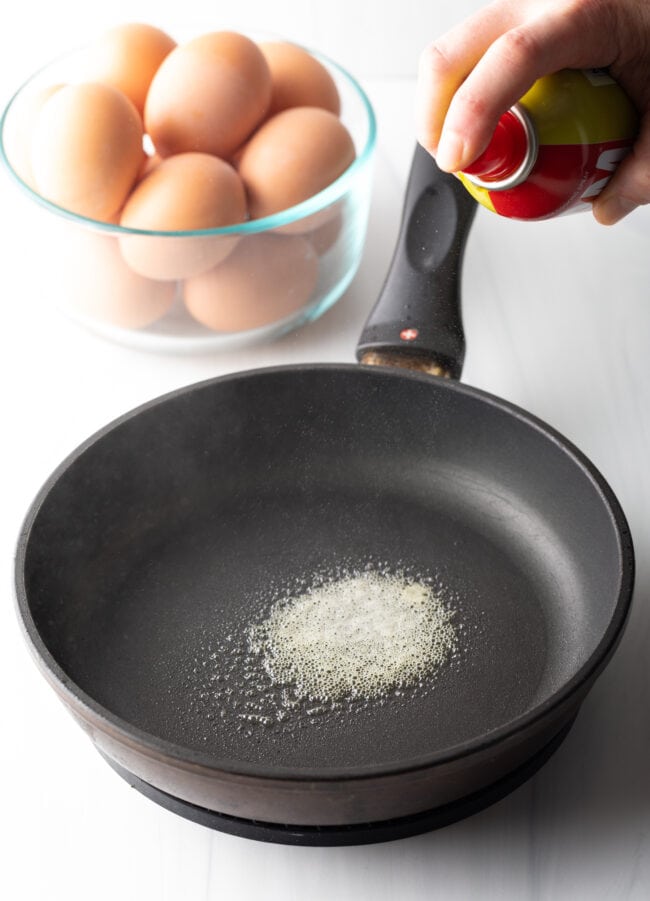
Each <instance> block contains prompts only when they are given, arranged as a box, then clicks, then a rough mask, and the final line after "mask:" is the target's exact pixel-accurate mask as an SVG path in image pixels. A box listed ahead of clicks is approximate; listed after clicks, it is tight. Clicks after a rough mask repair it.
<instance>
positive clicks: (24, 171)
mask: <svg viewBox="0 0 650 901" xmlns="http://www.w3.org/2000/svg"><path fill="white" fill-rule="evenodd" d="M62 87H63V85H60V84H55V85H47V86H46V87H41V88H38V89H36V90H32V91H27V92H25V93H24V94H23V93H20V94H19V95H18V97H17V98H16V99H15V101H14V102H13V103H12V105H11V108H10V110H9V112H8V113H7V118H6V120H5V125H4V129H3V134H2V140H3V144H4V148H5V152H6V154H7V159H8V160H9V162H10V164H11V166H12V168H13V170H14V172H16V174H17V175H19V176H20V177H21V178H22V180H23V181H24V182H25V183H26V184H28V185H29V187H30V188H32V189H33V190H37V188H36V182H35V179H34V173H33V172H32V160H31V142H32V135H33V132H34V128H35V126H36V122H37V120H38V116H39V114H40V112H41V109H42V108H43V106H44V105H45V103H46V102H47V101H48V100H49V99H50V97H51V96H52V95H53V94H55V93H56V92H57V91H58V90H59V89H60V88H62Z"/></svg>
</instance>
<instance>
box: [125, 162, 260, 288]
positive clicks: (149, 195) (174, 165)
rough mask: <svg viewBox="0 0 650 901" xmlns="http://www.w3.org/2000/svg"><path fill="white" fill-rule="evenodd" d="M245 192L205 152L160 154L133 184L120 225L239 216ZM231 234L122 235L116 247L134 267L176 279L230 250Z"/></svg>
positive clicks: (164, 226)
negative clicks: (146, 172) (152, 165)
mask: <svg viewBox="0 0 650 901" xmlns="http://www.w3.org/2000/svg"><path fill="white" fill-rule="evenodd" d="M245 218H246V195H245V192H244V186H243V184H242V182H241V179H240V178H239V176H238V175H237V173H236V172H235V170H234V169H233V168H232V166H230V165H228V163H226V162H224V161H223V160H220V159H218V158H217V157H215V156H210V155H209V154H207V153H180V154H177V155H176V156H172V157H169V158H168V159H165V160H163V161H162V162H161V163H159V164H158V165H157V166H155V168H154V169H152V171H151V172H150V173H149V175H147V176H146V178H144V179H143V181H141V182H140V183H139V184H138V185H136V187H135V188H134V190H133V192H132V194H131V195H130V197H129V198H128V200H127V202H126V204H125V205H124V209H123V210H122V215H121V217H120V225H122V226H125V227H126V228H136V229H144V230H151V231H187V230H190V231H194V230H200V229H209V228H221V227H223V226H228V225H235V224H237V223H240V222H243V221H244V219H245ZM236 241H237V238H236V237H233V236H221V235H216V236H215V235H208V236H192V237H187V236H183V237H174V236H160V237H158V236H150V235H123V236H122V237H121V238H120V247H121V249H122V253H123V255H124V259H125V260H126V262H127V263H128V264H129V266H131V268H132V269H134V270H135V272H139V273H140V274H141V275H145V276H148V277H149V278H158V279H177V278H187V277H189V276H191V275H197V274H198V273H199V272H203V271H205V270H206V269H210V268H211V267H212V266H214V265H215V264H216V263H218V262H220V261H221V260H222V259H224V257H225V256H227V254H229V253H230V251H231V250H232V248H233V247H234V245H235V243H236Z"/></svg>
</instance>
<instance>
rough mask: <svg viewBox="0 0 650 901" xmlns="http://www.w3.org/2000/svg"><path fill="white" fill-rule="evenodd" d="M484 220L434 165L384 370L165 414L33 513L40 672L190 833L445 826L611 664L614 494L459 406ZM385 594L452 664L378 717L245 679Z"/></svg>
mask: <svg viewBox="0 0 650 901" xmlns="http://www.w3.org/2000/svg"><path fill="white" fill-rule="evenodd" d="M474 212H475V205H474V201H473V200H472V199H471V198H470V197H469V195H468V194H467V193H466V192H465V190H464V189H463V188H462V186H461V185H460V184H459V183H458V182H457V181H456V179H455V178H453V177H451V176H448V175H444V174H442V173H441V172H440V171H439V170H438V169H437V168H436V166H435V163H434V162H433V160H432V159H431V158H430V157H429V155H428V154H426V153H425V152H424V151H422V150H420V149H418V150H416V153H415V156H414V160H413V165H412V169H411V174H410V178H409V185H408V188H407V193H406V199H405V205H404V212H403V219H402V225H401V229H400V235H399V238H398V242H397V248H396V251H395V255H394V258H393V261H392V263H391V267H390V270H389V274H388V276H387V279H386V282H385V284H384V288H383V289H382V293H381V296H380V298H379V300H378V302H377V304H376V306H375V308H374V310H373V311H372V313H371V315H370V319H369V321H368V323H367V324H366V327H365V329H364V332H363V334H362V336H361V340H360V343H359V345H358V351H357V353H358V357H359V358H360V360H361V361H362V364H364V365H354V364H350V365H305V366H303V365H299V366H287V367H276V368H271V369H265V370H258V371H250V372H244V373H241V374H236V375H228V376H225V377H221V378H216V379H213V380H210V381H207V382H202V383H199V384H196V385H194V386H190V387H187V388H183V389H181V390H178V391H175V392H173V393H172V394H168V395H166V396H165V397H162V398H159V399H157V400H154V401H152V402H150V403H147V404H145V405H144V406H142V407H140V408H139V409H137V410H135V411H133V412H131V413H128V414H127V415H125V416H123V417H122V418H120V419H118V420H117V421H115V422H113V423H112V424H110V425H109V426H107V427H106V428H104V429H103V430H101V431H100V432H99V433H97V434H96V435H94V436H93V437H91V438H90V439H88V440H87V441H86V442H85V443H84V444H83V445H82V446H81V447H79V448H78V449H77V450H76V451H74V452H73V453H72V455H71V456H70V457H69V458H68V459H67V460H66V461H65V462H63V464H62V465H61V466H60V467H59V468H58V469H57V470H56V471H55V472H54V474H53V475H52V476H51V477H50V479H49V480H48V481H47V483H46V484H45V485H44V487H43V488H42V490H41V491H40V493H39V495H38V496H37V498H36V500H35V501H34V503H33V505H32V507H31V509H30V510H29V512H28V514H27V516H26V520H25V522H24V526H23V529H22V533H21V535H20V539H19V545H18V551H17V561H16V584H17V600H18V610H19V615H20V618H21V621H22V624H23V626H24V631H25V634H26V637H27V641H28V644H29V645H30V647H31V650H32V652H33V654H34V656H35V659H36V661H37V663H38V665H39V667H40V669H41V671H42V672H43V674H44V675H45V677H46V679H47V680H48V681H49V683H50V684H51V686H52V687H53V688H54V690H55V691H56V692H57V693H58V695H59V696H60V698H61V699H62V700H63V702H64V704H65V705H66V706H67V708H68V709H69V711H70V712H71V713H72V714H73V716H74V717H75V718H76V719H77V721H78V722H79V723H80V725H81V726H82V727H83V729H84V730H85V731H86V732H87V733H88V735H89V736H90V738H91V740H92V741H93V742H94V744H95V745H96V746H97V748H98V750H99V751H100V752H101V753H102V755H104V757H105V758H106V760H107V761H108V763H109V764H110V765H111V766H112V767H113V768H114V769H115V770H116V771H117V772H118V773H120V775H122V776H123V777H124V778H125V779H127V780H128V781H129V782H130V784H131V785H134V786H135V787H136V788H138V789H139V790H140V791H142V792H143V793H144V794H145V795H147V796H149V797H150V798H152V799H153V800H155V801H157V802H158V803H159V804H161V805H163V806H165V807H167V808H169V809H170V810H174V811H175V812H177V813H179V814H181V815H183V816H186V817H189V818H190V819H193V820H195V821H197V822H200V823H204V824H206V825H208V826H212V827H214V828H217V829H221V830H224V831H227V832H231V833H235V834H238V835H245V836H248V837H252V838H257V839H262V840H269V841H278V842H287V843H297V844H315V845H334V844H346V843H361V842H371V841H381V840H386V839H392V838H397V837H401V836H405V835H410V834H414V833H416V832H420V831H423V830H427V829H431V828H434V827H438V826H441V825H444V824H446V823H449V822H452V821H454V820H456V819H459V818H461V817H463V816H467V815H468V814H470V813H472V812H474V811H476V810H478V809H480V808H481V807H484V806H486V805H487V804H490V803H492V802H494V801H495V800H496V799H498V798H499V797H502V796H503V795H504V794H506V793H507V792H509V791H511V790H512V789H513V788H514V787H515V786H516V785H518V784H520V783H521V782H522V781H524V780H525V779H527V778H528V777H529V776H530V775H531V774H532V773H533V772H535V770H536V769H537V768H538V767H539V766H541V765H542V764H543V762H544V761H545V760H546V759H547V758H548V756H549V755H550V754H551V753H552V752H553V751H554V750H555V748H556V747H557V746H558V745H559V744H560V742H561V741H562V739H563V738H564V736H565V735H566V733H567V732H568V730H569V728H570V726H571V723H572V722H573V720H574V718H575V716H576V714H577V712H578V709H579V706H580V704H581V702H582V700H583V699H584V697H585V695H586V693H587V692H588V691H589V689H590V687H591V685H592V684H593V682H594V680H595V679H596V677H597V676H598V675H599V673H600V672H601V671H602V670H603V668H604V667H605V665H606V663H607V662H608V660H609V658H610V656H611V654H612V653H613V651H614V649H615V647H616V645H617V643H618V641H619V639H620V637H621V633H622V630H623V626H624V623H625V620H626V616H627V612H628V608H629V604H630V599H631V593H632V584H633V569H634V561H633V550H632V542H631V538H630V534H629V531H628V528H627V525H626V522H625V518H624V515H623V513H622V511H621V509H620V507H619V504H618V502H617V501H616V498H615V497H614V495H613V493H612V491H611V489H610V488H609V487H608V486H607V484H606V483H605V481H604V479H603V478H602V476H601V475H599V473H598V472H597V471H596V470H595V468H594V466H593V465H592V464H591V463H590V462H589V461H588V460H587V459H585V457H584V456H583V455H582V454H581V453H580V452H579V451H578V450H577V449H576V448H575V447H573V446H572V445H571V444H570V443H569V442H567V441H566V440H565V439H564V438H562V437H561V436H560V435H559V434H558V433H557V432H555V431H554V430H553V429H551V428H549V427H548V426H547V425H545V424H543V423H542V422H540V421H539V420H537V419H536V418H534V417H533V416H530V415H528V414H527V413H525V412H524V411H522V410H521V409H518V408H517V407H515V406H513V405H511V404H509V403H506V402H505V401H503V400H499V399H498V398H496V397H493V396H491V395H489V394H486V393H484V392H482V391H480V390H477V389H474V388H470V387H467V386H465V385H462V384H460V383H459V382H458V381H457V378H458V376H459V375H460V370H461V366H462V359H463V353H464V338H463V331H462V326H461V321H460V313H459V272H460V264H461V258H462V254H463V250H464V246H465V240H466V236H467V232H468V229H469V226H470V223H471V220H472V217H473V215H474ZM369 364H377V365H369ZM445 376H447V377H445ZM369 569H370V570H377V571H380V572H383V573H389V574H393V575H399V576H400V577H404V578H410V579H417V580H421V581H424V582H425V583H427V584H428V585H430V586H431V589H432V590H434V589H435V591H436V592H437V593H438V594H439V595H440V597H442V598H443V599H444V601H445V604H446V605H447V606H448V608H449V609H450V610H451V611H453V616H454V617H455V619H454V622H455V623H456V625H457V629H458V631H457V635H458V636H459V639H458V653H457V654H456V655H454V658H453V659H451V660H449V661H447V663H446V664H444V665H443V666H441V667H439V669H438V670H436V672H435V673H434V674H433V675H432V676H431V678H430V679H429V680H428V681H427V679H425V680H424V681H423V682H421V683H420V684H419V685H418V686H416V687H415V688H410V689H409V688H408V687H406V688H403V690H400V689H399V688H397V689H396V690H395V691H391V692H390V693H389V694H388V695H387V696H385V697H380V698H375V699H372V698H371V699H366V700H365V701H364V700H363V699H359V698H357V699H354V698H351V699H348V700H347V701H345V702H344V703H342V704H338V706H337V705H336V704H333V705H331V706H330V707H327V706H326V705H325V706H323V705H321V708H320V709H319V708H318V706H317V705H316V706H315V705H314V704H313V702H310V701H309V700H308V699H307V700H304V699H301V698H299V697H298V698H296V696H295V695H294V696H292V699H291V700H290V702H287V697H289V696H288V695H287V694H286V692H287V690H288V689H287V686H284V687H282V686H280V687H278V686H277V685H275V684H273V680H272V679H271V677H270V676H269V674H268V673H267V674H266V676H264V673H262V671H261V668H260V667H258V669H257V670H256V669H255V666H256V664H255V662H254V661H252V662H251V656H250V646H249V645H250V642H249V645H248V646H247V645H246V636H249V635H250V631H249V630H250V628H251V626H254V625H255V624H259V623H260V622H261V621H263V618H264V617H265V616H267V615H268V613H269V610H271V609H275V608H274V605H276V604H278V603H282V602H283V599H285V602H286V598H288V597H295V596H296V594H297V593H300V592H301V591H304V590H305V589H306V588H309V587H310V586H314V585H318V584H322V583H323V582H328V581H331V580H334V579H337V578H340V577H341V576H342V575H343V576H344V575H349V574H354V573H359V572H365V571H367V570H369ZM247 648H248V650H247ZM265 678H266V680H267V681H266V682H264V679H265ZM283 692H284V694H283ZM251 711H252V712H251ZM260 711H261V712H260Z"/></svg>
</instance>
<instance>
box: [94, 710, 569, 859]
mask: <svg viewBox="0 0 650 901" xmlns="http://www.w3.org/2000/svg"><path fill="white" fill-rule="evenodd" d="M573 723H574V719H572V720H570V722H569V723H567V724H566V725H565V726H563V727H562V729H560V731H559V732H558V733H557V734H556V735H555V736H554V737H553V738H552V739H551V741H549V742H548V743H547V744H546V745H544V747H543V748H541V749H540V750H539V751H537V752H536V753H535V754H534V755H533V756H532V757H530V758H529V759H528V760H527V761H525V762H524V763H523V764H521V765H520V766H518V767H517V768H516V769H515V770H513V771H512V772H510V773H508V774H507V775H506V776H504V777H503V778H501V779H499V780H497V781H496V782H494V783H492V784H491V785H488V786H486V787H485V788H483V789H481V790H480V791H478V792H474V793H473V794H471V795H467V796H466V797H464V798H459V799H458V800H457V801H453V802H451V803H449V804H444V805H443V806H441V807H436V808H434V809H433V810H425V811H422V812H421V813H417V814H413V815H412V816H406V817H400V818H398V819H393V820H383V821H381V822H376V823H355V824H353V825H345V826H323V827H320V826H292V825H288V824H281V823H265V822H260V821H259V820H247V819H243V818H241V817H234V816H229V815H227V814H222V813H217V812H216V811H213V810H206V809H205V808H203V807H198V806H197V805H195V804H191V803H189V802H188V801H183V800H181V799H180V798H175V797H174V796H173V795H170V794H167V793H166V792H164V791H161V790H160V789H158V788H155V787H154V786H153V785H150V784H149V783H148V782H144V781H143V780H142V779H139V778H138V777H137V776H134V775H133V774H132V773H130V772H129V771H128V770H126V769H124V768H123V767H121V766H119V764H117V763H115V761H113V760H111V759H110V758H109V757H107V756H106V755H104V754H102V757H104V759H105V760H106V762H107V763H108V764H109V766H110V767H112V769H113V770H115V772H116V773H118V774H119V775H120V776H121V777H122V778H123V779H125V780H126V782H128V783H129V785H130V786H131V787H132V788H135V789H137V791H139V792H140V793H141V794H143V795H144V796H145V797H147V798H149V799H150V800H151V801H155V802H156V804H159V805H160V806H161V807H164V808H165V809H166V810H169V811H171V812H172V813H175V814H178V815H179V816H182V817H184V818H185V819H186V820H191V821H192V822H193V823H198V824H199V825H200V826H206V827H207V828H208V829H214V830H216V831H217V832H224V833H226V834H228V835H236V836H238V837H239V838H248V839H253V840H254V841H259V842H272V843H275V844H280V845H302V846H305V847H330V848H332V847H342V846H345V845H369V844H376V843H379V842H389V841H396V840H398V839H402V838H410V837H411V836H414V835H421V834H422V833H424V832H431V831H433V830H435V829H441V828H443V827H444V826H450V825H451V824H452V823H456V822H458V821H459V820H464V819H466V818H467V817H469V816H473V815H474V814H475V813H479V812H480V811H481V810H485V809H486V808H487V807H490V806H491V805H492V804H496V802H497V801H500V800H501V799H502V798H505V797H506V796H507V795H509V794H510V793H511V792H513V791H514V790H515V789H516V788H519V786H520V785H523V784H524V782H527V781H528V779H530V778H531V777H532V776H533V775H534V774H535V773H536V772H537V771H538V770H539V769H540V768H541V767H542V766H543V765H544V764H545V763H546V762H547V761H548V760H549V758H550V757H551V756H552V755H553V754H554V753H555V751H556V750H557V749H558V748H559V747H560V745H561V744H562V742H563V741H564V739H565V738H566V736H567V735H568V733H569V731H570V729H571V726H572V725H573ZM100 753H101V752H100Z"/></svg>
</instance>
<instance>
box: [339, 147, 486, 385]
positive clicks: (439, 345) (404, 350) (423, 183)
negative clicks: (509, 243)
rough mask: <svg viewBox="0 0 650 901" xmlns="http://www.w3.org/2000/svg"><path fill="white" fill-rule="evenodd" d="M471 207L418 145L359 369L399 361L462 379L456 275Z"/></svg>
mask: <svg viewBox="0 0 650 901" xmlns="http://www.w3.org/2000/svg"><path fill="white" fill-rule="evenodd" d="M476 206H477V204H476V201H475V200H474V199H473V198H472V197H471V195H470V194H469V193H468V192H467V190H466V189H465V188H464V187H463V185H462V183H461V182H460V181H459V180H458V179H457V178H456V177H455V176H454V175H449V174H447V173H445V172H441V171H440V169H438V167H437V165H436V163H435V161H434V160H433V158H432V157H431V155H430V154H429V153H427V151H426V150H424V149H423V148H422V147H420V146H419V145H418V146H417V147H416V150H415V154H414V156H413V162H412V164H411V173H410V175H409V180H408V185H407V188H406V197H405V200H404V208H403V211H402V224H401V226H400V231H399V236H398V238H397V245H396V247H395V252H394V254H393V259H392V261H391V264H390V268H389V270H388V275H387V276H386V280H385V282H384V285H383V288H382V290H381V292H380V294H379V299H378V300H377V303H376V304H375V306H374V307H373V310H372V312H371V313H370V316H369V318H368V321H367V322H366V325H365V327H364V330H363V332H362V334H361V338H360V339H359V344H358V345H357V358H358V359H359V360H360V361H361V362H362V363H363V362H384V361H386V362H391V363H397V365H401V364H400V360H403V365H406V366H409V365H417V368H423V369H424V368H426V369H428V371H439V372H440V373H441V374H445V375H449V376H451V377H452V378H459V377H460V373H461V371H462V367H463V359H464V356H465V336H464V333H463V323H462V320H461V313H460V272H461V263H462V259H463V252H464V250H465V243H466V241H467V236H468V234H469V229H470V226H471V224H472V220H473V218H474V215H475V213H476ZM416 361H418V362H417V363H416ZM420 363H423V364H424V365H419V364H420ZM427 364H430V365H427Z"/></svg>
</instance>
